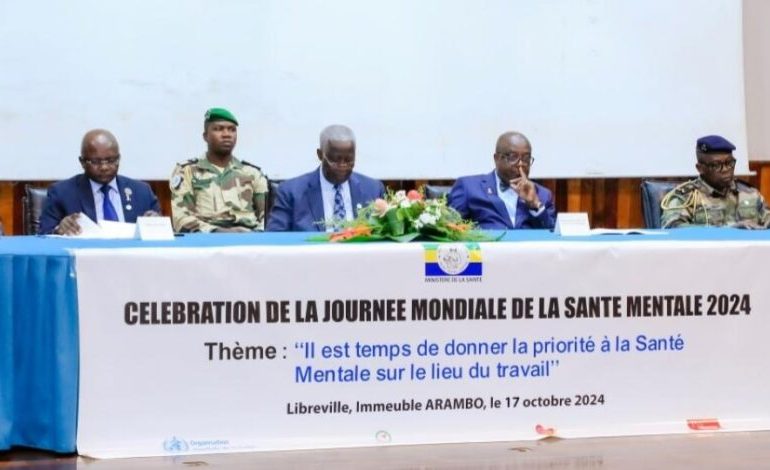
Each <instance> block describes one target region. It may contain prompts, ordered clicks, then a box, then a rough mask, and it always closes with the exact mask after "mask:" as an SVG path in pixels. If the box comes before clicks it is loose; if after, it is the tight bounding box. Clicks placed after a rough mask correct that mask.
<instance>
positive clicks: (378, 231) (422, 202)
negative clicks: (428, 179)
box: [328, 189, 491, 242]
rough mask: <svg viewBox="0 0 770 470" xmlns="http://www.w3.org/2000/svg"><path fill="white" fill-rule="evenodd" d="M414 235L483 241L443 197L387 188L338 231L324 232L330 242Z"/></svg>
mask: <svg viewBox="0 0 770 470" xmlns="http://www.w3.org/2000/svg"><path fill="white" fill-rule="evenodd" d="M417 238H427V239H431V240H436V241H486V240H491V238H489V237H488V236H486V235H485V234H483V233H481V232H479V231H477V230H475V227H474V225H473V223H472V222H468V221H465V220H463V218H462V217H461V216H460V214H459V213H458V212H457V211H455V210H454V209H452V208H451V207H449V206H448V205H447V201H446V197H442V198H440V199H425V197H424V196H423V191H422V190H421V191H416V190H414V189H413V190H411V191H409V192H406V191H396V192H392V191H388V194H387V195H386V196H385V198H384V199H376V200H374V201H372V202H371V203H369V204H367V205H366V206H364V207H359V209H358V217H356V219H355V220H352V221H350V222H346V223H345V224H344V225H343V228H342V229H341V230H340V231H337V232H334V233H331V234H329V235H328V240H329V241H332V242H341V241H374V240H385V239H389V240H395V241H398V242H409V241H412V240H414V239H417Z"/></svg>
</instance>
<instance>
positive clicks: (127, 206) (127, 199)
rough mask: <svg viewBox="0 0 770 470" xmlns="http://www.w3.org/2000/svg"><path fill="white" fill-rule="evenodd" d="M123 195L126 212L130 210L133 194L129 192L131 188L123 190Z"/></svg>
mask: <svg viewBox="0 0 770 470" xmlns="http://www.w3.org/2000/svg"><path fill="white" fill-rule="evenodd" d="M123 194H124V195H125V196H126V210H128V211H130V210H131V195H132V194H134V192H133V191H132V190H131V188H123Z"/></svg>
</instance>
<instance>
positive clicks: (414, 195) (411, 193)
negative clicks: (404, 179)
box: [406, 189, 422, 201]
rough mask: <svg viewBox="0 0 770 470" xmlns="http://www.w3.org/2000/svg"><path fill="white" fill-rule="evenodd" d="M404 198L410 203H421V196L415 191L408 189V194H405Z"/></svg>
mask: <svg viewBox="0 0 770 470" xmlns="http://www.w3.org/2000/svg"><path fill="white" fill-rule="evenodd" d="M406 198H407V199H409V200H410V201H422V194H420V192H419V191H417V190H414V189H410V190H409V192H408V193H406Z"/></svg>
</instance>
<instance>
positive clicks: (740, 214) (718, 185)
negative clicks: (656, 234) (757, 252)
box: [660, 135, 770, 229]
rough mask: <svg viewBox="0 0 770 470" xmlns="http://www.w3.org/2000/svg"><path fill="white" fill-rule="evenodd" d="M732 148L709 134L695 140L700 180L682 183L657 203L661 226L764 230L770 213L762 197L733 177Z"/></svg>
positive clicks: (722, 139) (726, 142) (768, 221)
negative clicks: (658, 204) (659, 207)
mask: <svg viewBox="0 0 770 470" xmlns="http://www.w3.org/2000/svg"><path fill="white" fill-rule="evenodd" d="M733 150H735V146H734V145H733V144H731V143H730V142H729V141H728V140H727V139H725V138H723V137H720V136H715V135H710V136H706V137H701V138H700V139H698V142H697V145H696V155H697V157H698V163H697V164H696V165H695V167H696V168H697V169H698V173H699V174H700V178H697V179H694V180H691V181H687V182H686V183H682V184H680V185H679V186H677V187H676V188H674V189H673V190H672V191H670V192H669V193H668V194H666V196H665V197H664V198H663V200H662V201H661V204H660V206H661V209H662V211H663V212H662V213H661V227H663V228H672V227H687V226H716V227H721V226H728V227H739V228H749V229H756V228H767V227H768V225H770V210H768V207H767V204H765V200H764V198H763V197H762V195H761V194H760V193H759V191H757V190H756V189H755V188H753V187H751V186H750V185H748V184H746V183H744V182H742V181H738V180H736V179H735V177H734V170H735V158H733V155H732V152H733Z"/></svg>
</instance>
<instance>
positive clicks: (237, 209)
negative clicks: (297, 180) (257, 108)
mask: <svg viewBox="0 0 770 470" xmlns="http://www.w3.org/2000/svg"><path fill="white" fill-rule="evenodd" d="M266 195H267V178H265V176H264V175H263V174H262V171H261V170H260V169H259V167H257V166H254V165H252V164H250V163H247V162H245V161H240V160H238V159H236V158H235V157H233V158H232V160H231V161H230V164H228V165H227V167H225V168H220V167H218V166H216V165H214V164H212V163H211V162H209V161H208V160H207V159H206V155H205V154H204V155H203V156H202V157H200V158H196V159H192V160H189V161H187V162H185V163H179V164H177V165H176V168H174V173H173V174H172V175H171V213H172V219H173V223H174V230H176V231H179V232H212V231H214V230H216V229H217V228H219V227H225V228H229V227H244V228H247V229H249V230H264V227H265V198H266Z"/></svg>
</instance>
